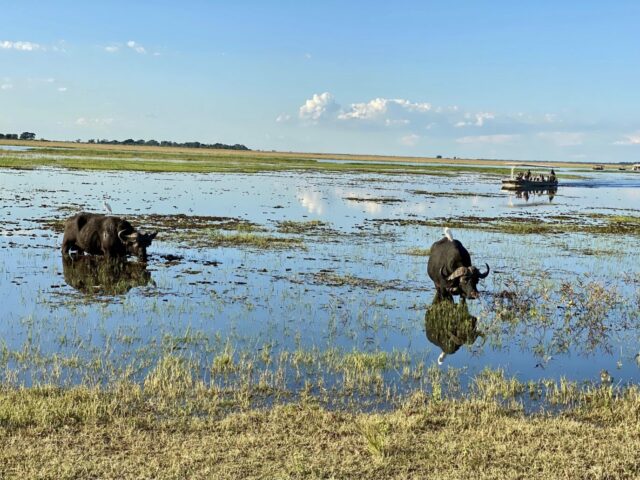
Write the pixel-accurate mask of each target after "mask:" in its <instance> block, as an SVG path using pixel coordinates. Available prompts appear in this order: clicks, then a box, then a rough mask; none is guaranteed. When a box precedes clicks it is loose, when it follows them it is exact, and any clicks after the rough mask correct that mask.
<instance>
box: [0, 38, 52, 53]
mask: <svg viewBox="0 0 640 480" xmlns="http://www.w3.org/2000/svg"><path fill="white" fill-rule="evenodd" d="M0 48H1V49H3V50H19V51H22V52H33V51H36V50H43V47H42V46H41V45H40V44H38V43H34V42H11V41H9V40H3V41H0Z"/></svg>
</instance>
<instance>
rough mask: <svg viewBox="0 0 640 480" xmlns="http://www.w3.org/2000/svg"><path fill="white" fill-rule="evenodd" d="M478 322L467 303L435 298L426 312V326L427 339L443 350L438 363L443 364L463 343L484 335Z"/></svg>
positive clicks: (469, 343) (472, 341) (471, 342)
mask: <svg viewBox="0 0 640 480" xmlns="http://www.w3.org/2000/svg"><path fill="white" fill-rule="evenodd" d="M477 322H478V319H477V318H476V317H474V316H473V315H471V314H470V313H469V309H468V308H467V305H466V304H465V303H462V302H461V303H457V304H456V303H454V302H453V301H451V300H439V299H438V297H437V296H436V298H434V301H433V304H432V305H431V306H430V307H429V308H428V309H427V312H426V313H425V316H424V328H425V332H426V334H427V339H428V340H429V341H430V342H431V343H433V344H434V345H437V346H438V347H439V348H440V349H441V350H442V353H440V356H439V357H438V365H442V362H443V361H444V358H445V357H446V356H447V355H452V354H454V353H456V352H457V351H458V350H459V349H460V347H461V346H462V345H465V344H466V345H472V344H473V343H474V342H475V341H476V339H477V338H478V337H481V336H483V335H482V334H481V333H480V332H478V329H477V328H476V324H477Z"/></svg>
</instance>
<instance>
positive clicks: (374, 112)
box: [338, 98, 431, 120]
mask: <svg viewBox="0 0 640 480" xmlns="http://www.w3.org/2000/svg"><path fill="white" fill-rule="evenodd" d="M430 110H431V104H430V103H413V102H410V101H409V100H404V99H402V98H392V99H387V98H374V99H373V100H370V101H369V102H366V103H352V104H351V107H350V109H349V110H347V111H345V112H342V113H341V114H340V115H338V118H339V119H340V120H374V119H377V118H380V117H383V116H384V115H386V114H387V113H391V114H393V113H399V114H401V112H402V111H405V112H419V113H425V112H428V111H430Z"/></svg>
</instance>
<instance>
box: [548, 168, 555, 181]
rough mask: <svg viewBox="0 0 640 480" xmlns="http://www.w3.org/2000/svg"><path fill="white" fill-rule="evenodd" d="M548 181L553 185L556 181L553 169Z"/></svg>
mask: <svg viewBox="0 0 640 480" xmlns="http://www.w3.org/2000/svg"><path fill="white" fill-rule="evenodd" d="M549 181H550V182H551V183H554V182H555V181H556V172H554V171H553V168H552V169H551V174H550V175H549Z"/></svg>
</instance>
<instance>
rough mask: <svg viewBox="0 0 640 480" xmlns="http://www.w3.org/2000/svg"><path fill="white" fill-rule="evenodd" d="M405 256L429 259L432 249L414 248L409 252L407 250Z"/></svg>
mask: <svg viewBox="0 0 640 480" xmlns="http://www.w3.org/2000/svg"><path fill="white" fill-rule="evenodd" d="M402 253H404V254H405V255H411V256H414V257H428V256H429V255H431V249H430V248H420V247H413V248H409V249H407V250H405V251H404V252H402Z"/></svg>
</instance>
